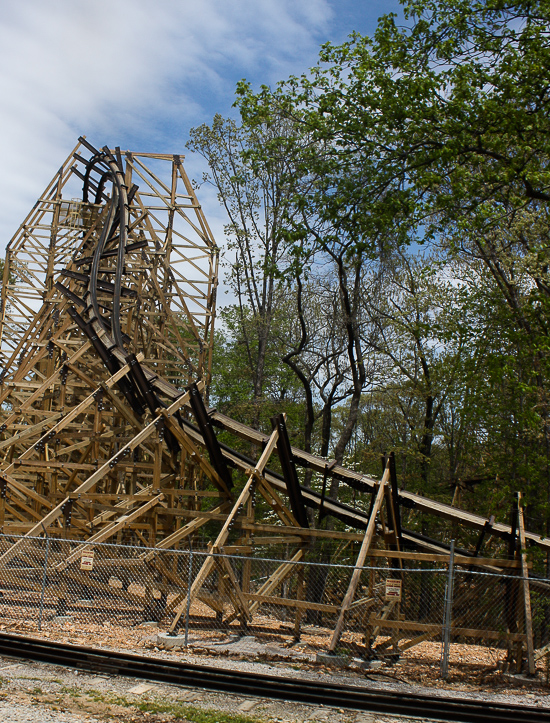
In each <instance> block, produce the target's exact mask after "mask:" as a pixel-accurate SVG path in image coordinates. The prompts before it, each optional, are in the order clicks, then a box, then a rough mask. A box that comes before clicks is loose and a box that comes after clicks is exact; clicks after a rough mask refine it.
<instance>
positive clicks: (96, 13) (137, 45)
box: [0, 0, 332, 247]
mask: <svg viewBox="0 0 550 723" xmlns="http://www.w3.org/2000/svg"><path fill="white" fill-rule="evenodd" d="M331 14H332V11H331V7H330V3H329V0H300V2H295V0H225V2H223V1H222V0H201V2H196V0H195V2H191V0H157V2H155V3H152V2H151V1H150V0H88V1H87V2H85V3H83V2H74V0H48V2H44V1H43V0H26V1H25V2H24V3H22V2H20V1H18V0H9V2H8V3H7V6H6V5H5V6H4V8H3V17H2V21H1V23H0V67H2V68H3V74H2V76H1V77H0V98H1V99H2V105H1V111H0V158H1V159H2V163H1V165H0V198H1V199H2V206H1V208H2V211H1V217H0V246H1V247H3V246H4V245H5V243H6V242H7V241H8V240H9V238H10V237H11V235H12V234H13V233H14V231H15V230H16V228H17V226H18V225H19V223H20V222H21V221H22V220H23V217H24V216H25V214H26V212H27V211H28V210H29V208H30V206H31V205H32V203H33V202H34V200H35V199H36V197H37V196H38V195H39V194H40V193H41V191H42V190H43V188H44V186H45V185H46V183H47V182H48V181H49V179H50V178H51V176H52V175H53V172H54V170H55V168H56V167H57V166H59V165H60V163H61V161H62V160H63V159H64V158H65V156H66V155H67V153H68V152H69V151H70V149H71V148H72V146H73V145H74V142H75V139H76V137H77V136H78V135H79V134H81V133H84V134H87V135H88V137H89V138H90V140H92V142H94V143H96V144H104V143H109V144H117V145H121V146H122V147H132V148H133V149H135V150H158V151H172V150H173V151H178V150H183V148H182V146H183V139H184V137H185V135H186V129H187V128H188V127H189V126H190V125H194V124H197V123H200V122H203V121H204V120H208V119H210V117H211V116H212V115H213V113H214V112H216V111H219V112H222V113H227V112H228V111H229V108H230V105H231V101H232V96H233V90H234V86H235V82H236V80H238V79H239V78H241V77H243V76H246V77H248V78H252V79H254V80H261V81H262V82H268V83H269V82H275V81H276V80H277V79H279V78H280V77H284V76H285V75H287V74H288V73H290V72H293V71H294V72H296V71H300V70H301V69H302V68H304V67H307V65H308V64H309V63H311V62H312V61H313V60H314V59H315V56H316V49H317V46H318V44H319V42H321V41H322V40H324V39H325V37H326V33H327V31H328V28H329V27H330V21H331Z"/></svg>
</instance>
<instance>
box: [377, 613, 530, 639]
mask: <svg viewBox="0 0 550 723" xmlns="http://www.w3.org/2000/svg"><path fill="white" fill-rule="evenodd" d="M369 622H370V623H371V624H372V625H377V626H378V627H380V628H381V629H382V630H383V629H384V628H392V629H394V628H399V629H400V630H418V631H422V630H425V631H427V632H429V633H431V635H430V637H433V636H434V635H440V634H441V632H442V630H443V626H442V625H437V624H432V623H415V622H412V621H410V620H384V619H383V618H377V617H376V615H374V614H373V615H371V617H370V621H369ZM451 635H462V636H463V637H465V638H480V639H485V640H509V641H512V642H519V643H525V642H526V636H525V635H523V634H520V633H501V632H499V631H497V630H475V629H473V628H456V627H454V626H451Z"/></svg>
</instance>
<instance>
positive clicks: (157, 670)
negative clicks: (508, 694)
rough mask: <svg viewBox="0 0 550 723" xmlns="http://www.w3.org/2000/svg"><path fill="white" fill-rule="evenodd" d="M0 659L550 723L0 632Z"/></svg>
mask: <svg viewBox="0 0 550 723" xmlns="http://www.w3.org/2000/svg"><path fill="white" fill-rule="evenodd" d="M0 655H2V656H4V657H9V658H18V659H25V660H34V661H38V662H42V663H49V664H54V665H62V666H63V667H72V668H78V669H79V670H86V671H89V672H94V673H107V674H110V675H120V676H125V677H131V678H144V679H146V680H153V681H156V682H159V683H168V684H171V685H181V686H185V687H199V688H206V689H209V690H217V691H224V692H228V693H235V694H238V695H245V696H257V697H261V698H273V699H282V700H288V701H294V702H298V703H305V704H313V705H328V706H334V707H337V708H350V709H354V710H360V711H368V712H372V713H382V714H386V715H404V716H407V717H419V718H423V719H425V720H426V719H428V720H439V721H448V722H449V723H451V722H452V723H489V722H490V721H498V722H499V723H539V722H540V723H542V722H543V721H544V723H548V721H549V720H550V709H548V708H535V707H528V706H521V705H512V704H502V703H492V702H487V701H465V700H460V699H456V698H450V697H439V696H437V697H436V696H433V697H432V696H429V695H417V694H413V693H395V692H392V691H380V690H372V689H368V688H365V687H359V686H357V687H355V686H349V685H348V686H346V685H341V684H331V683H320V682H314V681H305V680H299V679H293V678H283V677H278V676H273V675H262V674H259V673H248V672H242V671H233V670H221V669H219V668H210V667H207V666H202V665H190V664H189V663H184V662H178V661H174V660H162V659H159V658H145V657H141V656H138V655H132V654H129V653H119V652H114V651H109V650H99V649H97V648H88V647H81V646H76V645H66V644H63V643H56V642H52V641H50V640H39V639H36V638H28V637H23V636H20V635H10V634H7V633H0Z"/></svg>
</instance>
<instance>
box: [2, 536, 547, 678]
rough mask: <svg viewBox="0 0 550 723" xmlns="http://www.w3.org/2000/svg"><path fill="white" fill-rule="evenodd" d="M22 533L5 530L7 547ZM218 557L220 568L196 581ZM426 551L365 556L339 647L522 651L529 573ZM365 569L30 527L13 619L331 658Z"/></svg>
mask: <svg viewBox="0 0 550 723" xmlns="http://www.w3.org/2000/svg"><path fill="white" fill-rule="evenodd" d="M16 541H17V538H14V537H13V536H0V552H3V551H5V550H7V549H8V548H9V547H10V546H12V545H13V544H14V543H15V542H16ZM206 561H210V563H211V564H212V565H213V569H214V574H210V575H209V576H208V577H207V578H205V583H204V585H202V586H199V587H197V586H196V585H195V583H196V581H197V579H198V578H199V577H200V571H201V569H203V566H204V565H205V562H206ZM416 565H417V567H415V568H410V567H409V568H407V567H405V566H402V563H401V562H397V561H395V560H385V559H384V558H377V564H376V565H375V566H368V567H364V568H362V569H361V573H360V579H359V584H358V586H357V592H356V594H355V598H354V600H353V602H352V603H351V605H350V607H349V610H348V611H347V612H346V615H345V624H344V629H343V633H342V636H341V638H340V640H339V644H338V647H337V649H336V653H337V655H338V660H342V658H343V659H344V660H347V662H348V663H350V664H357V665H362V666H368V665H371V666H372V667H376V666H380V665H384V664H385V665H401V666H403V667H404V668H405V669H406V673H407V674H409V675H410V676H412V677H413V678H414V677H418V678H419V679H422V677H423V676H425V675H428V676H432V677H433V676H435V675H440V674H441V675H442V676H443V677H446V676H447V675H450V676H453V675H454V676H456V675H468V676H470V677H471V676H472V675H475V674H478V673H479V674H480V675H481V674H484V675H485V674H487V672H491V671H493V672H495V671H497V669H498V670H501V671H502V670H505V669H506V666H507V662H506V661H507V660H514V661H515V660H517V659H518V655H517V651H518V649H521V648H522V647H525V645H526V635H525V630H524V627H522V623H521V615H519V616H518V609H519V608H520V607H521V599H522V598H521V587H520V586H521V583H522V578H521V576H519V574H515V575H512V576H510V575H502V574H488V573H482V572H477V571H476V572H473V571H469V570H464V569H460V568H459V567H458V566H453V565H452V564H450V565H447V564H443V563H439V564H435V563H432V564H427V563H425V564H424V566H423V567H419V566H418V563H416ZM354 570H355V568H354V567H353V566H351V565H335V564H329V563H315V562H304V561H303V560H302V559H292V558H291V559H272V558H269V557H258V556H252V555H224V554H215V555H213V554H212V553H211V552H209V551H205V550H185V551H182V550H159V549H150V548H144V547H131V546H126V545H116V544H93V545H90V544H89V543H86V542H78V541H74V540H64V539H53V538H44V537H41V538H32V539H28V538H27V539H25V541H24V544H23V545H22V546H20V548H19V549H18V551H17V554H16V555H14V556H13V557H11V559H9V562H7V563H6V564H5V565H4V566H3V567H2V568H0V629H1V630H4V631H6V632H19V633H28V634H33V635H36V634H42V635H44V636H47V637H50V638H51V639H58V640H60V641H71V642H76V643H80V644H88V645H90V644H92V645H93V644H97V645H103V644H105V645H109V646H115V647H119V648H121V647H122V648H125V649H128V650H137V649H139V648H143V647H144V646H150V647H166V648H176V649H177V648H182V649H183V650H186V651H187V652H193V653H194V654H201V655H221V656H232V655H236V656H241V657H242V656H244V657H247V658H249V659H259V660H262V659H266V658H275V659H277V658H278V659H285V660H289V661H291V660H292V661H296V662H298V663H306V664H307V663H310V662H313V661H315V660H321V661H323V662H330V658H329V657H328V656H327V653H328V650H329V647H330V642H331V638H332V635H333V631H334V628H335V626H336V623H337V620H338V616H339V614H340V609H341V604H342V597H343V595H344V593H345V591H346V590H347V588H348V585H349V582H350V579H351V576H352V574H353V572H354ZM518 572H519V571H518ZM548 601H549V598H548V595H547V594H538V593H537V594H534V595H533V596H532V609H533V623H534V631H535V644H536V646H537V648H539V649H541V648H543V646H545V645H546V644H547V643H548V642H549V639H548V638H549V631H548V626H547V625H546V620H547V619H548V615H549V603H548ZM175 620H177V624H174V621H175ZM518 621H519V622H518ZM519 657H520V658H521V656H519ZM377 661H379V662H377ZM541 664H542V663H539V665H541Z"/></svg>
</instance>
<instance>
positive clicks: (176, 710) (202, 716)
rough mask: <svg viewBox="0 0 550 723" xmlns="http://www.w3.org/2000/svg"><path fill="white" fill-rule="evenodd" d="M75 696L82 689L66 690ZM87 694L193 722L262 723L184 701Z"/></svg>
mask: <svg viewBox="0 0 550 723" xmlns="http://www.w3.org/2000/svg"><path fill="white" fill-rule="evenodd" d="M66 692H67V693H69V692H70V694H71V695H73V696H74V697H76V696H79V695H82V691H78V690H77V689H72V690H71V691H69V689H67V690H66ZM86 695H88V697H89V698H91V699H92V700H93V701H95V702H96V703H106V704H107V705H118V706H120V707H123V708H136V709H137V710H139V711H141V712H142V713H165V714H168V715H172V716H174V718H176V719H180V720H186V721H191V722H192V723H260V719H259V718H251V717H250V716H246V715H240V714H235V713H223V712H221V711H217V710H203V709H201V708H196V707H194V706H192V705H184V704H183V703H177V702H174V703H171V702H166V701H160V700H143V701H135V700H128V698H125V697H124V696H120V695H114V694H112V693H110V694H107V695H106V694H104V693H101V692H100V691H97V690H88V691H86Z"/></svg>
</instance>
